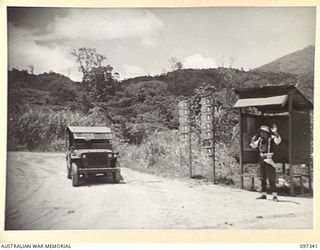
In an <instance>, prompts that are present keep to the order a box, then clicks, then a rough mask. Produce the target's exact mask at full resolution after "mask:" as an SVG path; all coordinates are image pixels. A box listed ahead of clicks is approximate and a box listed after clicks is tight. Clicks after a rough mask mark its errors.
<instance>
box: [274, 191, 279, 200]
mask: <svg viewBox="0 0 320 250" xmlns="http://www.w3.org/2000/svg"><path fill="white" fill-rule="evenodd" d="M272 200H273V201H275V202H278V201H279V199H278V197H277V193H276V192H273V193H272Z"/></svg>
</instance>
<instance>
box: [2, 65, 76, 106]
mask: <svg viewBox="0 0 320 250" xmlns="http://www.w3.org/2000/svg"><path fill="white" fill-rule="evenodd" d="M79 92H80V84H79V83H77V82H73V81H72V80H71V79H69V78H68V77H66V76H64V75H61V74H57V73H54V72H50V73H43V74H39V75H32V74H29V73H28V72H27V71H25V70H22V71H20V70H16V69H13V70H12V71H9V72H8V106H9V109H10V108H14V107H16V108H18V107H21V106H26V105H31V106H46V107H51V108H54V107H56V108H58V109H60V108H62V107H72V106H73V105H75V104H76V98H77V93H79Z"/></svg>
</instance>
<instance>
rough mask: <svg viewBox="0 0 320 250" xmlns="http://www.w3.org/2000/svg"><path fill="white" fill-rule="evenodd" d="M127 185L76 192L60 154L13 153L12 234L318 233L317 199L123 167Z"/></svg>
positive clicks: (10, 176)
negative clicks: (276, 198) (261, 196)
mask: <svg viewBox="0 0 320 250" xmlns="http://www.w3.org/2000/svg"><path fill="white" fill-rule="evenodd" d="M122 175H123V178H124V182H123V183H122V184H111V183H105V181H104V182H100V183H87V184H85V185H84V186H81V187H77V188H74V187H72V185H71V181H70V180H68V179H67V178H66V167H65V158H64V155H63V154H61V153H26V152H14V153H9V154H8V167H7V199H6V229H16V230H19V229H29V230H45V229H166V228H171V229H174V228H217V229H220V228H263V229H264V228H266V229H312V227H313V222H312V221H313V218H312V217H313V216H312V214H313V199H311V198H298V197H295V198H291V197H280V200H281V202H278V203H276V202H273V201H271V200H256V199H255V197H256V196H257V195H258V194H257V193H254V192H248V191H243V190H238V189H232V188H228V187H221V186H217V185H212V184H206V183H204V182H200V181H197V180H189V179H187V180H182V179H171V178H163V177H158V176H153V175H150V174H144V173H140V172H136V171H133V170H130V169H128V168H123V169H122Z"/></svg>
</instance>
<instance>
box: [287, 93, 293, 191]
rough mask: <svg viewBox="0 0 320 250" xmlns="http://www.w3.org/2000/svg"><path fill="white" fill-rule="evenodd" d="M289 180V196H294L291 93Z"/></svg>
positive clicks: (290, 108)
mask: <svg viewBox="0 0 320 250" xmlns="http://www.w3.org/2000/svg"><path fill="white" fill-rule="evenodd" d="M288 125H289V171H290V172H289V174H290V176H289V179H290V195H291V196H294V183H293V166H292V93H291V91H289V124H288Z"/></svg>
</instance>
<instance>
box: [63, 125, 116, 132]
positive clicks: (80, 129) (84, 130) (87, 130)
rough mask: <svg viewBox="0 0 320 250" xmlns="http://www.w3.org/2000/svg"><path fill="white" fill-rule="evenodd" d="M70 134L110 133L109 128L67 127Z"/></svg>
mask: <svg viewBox="0 0 320 250" xmlns="http://www.w3.org/2000/svg"><path fill="white" fill-rule="evenodd" d="M68 129H69V130H70V131H71V132H72V133H111V129H110V128H109V127H75V126H68Z"/></svg>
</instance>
